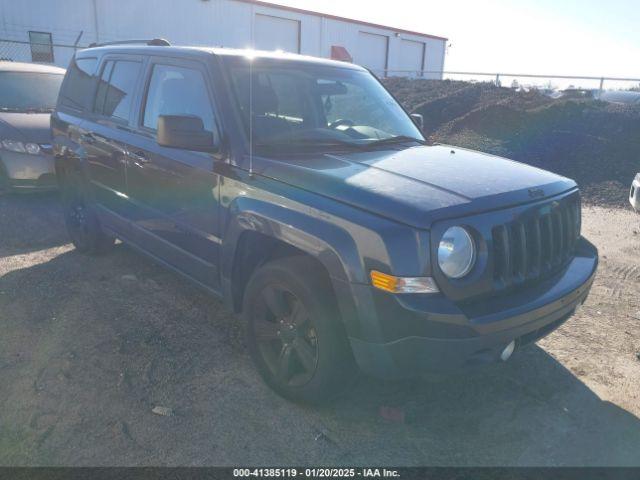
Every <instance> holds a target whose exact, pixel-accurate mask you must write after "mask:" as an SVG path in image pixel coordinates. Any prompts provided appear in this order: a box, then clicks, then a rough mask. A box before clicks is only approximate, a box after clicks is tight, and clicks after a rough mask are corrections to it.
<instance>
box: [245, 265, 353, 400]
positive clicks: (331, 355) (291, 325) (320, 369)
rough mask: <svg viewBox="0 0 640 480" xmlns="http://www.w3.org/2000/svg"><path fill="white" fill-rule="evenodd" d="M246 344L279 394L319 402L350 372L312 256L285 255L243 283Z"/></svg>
mask: <svg viewBox="0 0 640 480" xmlns="http://www.w3.org/2000/svg"><path fill="white" fill-rule="evenodd" d="M243 313H244V316H245V319H246V322H247V344H248V347H249V352H250V353H251V357H252V358H253V361H254V363H255V365H256V367H257V369H258V372H259V373H260V375H261V376H262V378H263V379H264V381H265V382H266V383H267V385H269V386H270V387H271V388H272V389H273V390H275V391H276V392H277V393H278V394H280V395H282V396H283V397H285V398H287V399H289V400H292V401H295V402H303V403H312V404H320V403H324V402H326V401H328V400H331V399H333V398H334V397H335V396H336V395H338V394H339V393H340V392H342V391H343V390H344V388H345V387H346V386H347V385H348V384H349V383H350V381H351V380H352V379H353V377H354V371H355V367H354V361H353V357H352V354H351V349H350V346H349V342H348V340H347V337H346V333H345V331H344V328H343V325H342V322H341V320H340V317H339V314H338V311H337V306H336V301H335V298H334V296H333V292H332V290H331V286H330V284H329V282H328V279H327V278H325V276H323V275H321V274H319V273H318V265H317V264H316V263H315V261H314V260H312V259H310V258H307V257H304V256H295V257H286V258H281V259H278V260H274V261H271V262H269V263H267V264H265V265H263V266H262V267H260V268H259V269H258V270H257V271H256V272H255V273H254V275H253V276H252V277H251V280H250V281H249V284H248V285H247V288H246V291H245V295H244V302H243Z"/></svg>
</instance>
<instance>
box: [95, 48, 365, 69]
mask: <svg viewBox="0 0 640 480" xmlns="http://www.w3.org/2000/svg"><path fill="white" fill-rule="evenodd" d="M91 51H102V52H104V53H107V52H110V53H116V52H117V53H130V54H138V55H169V56H176V55H180V54H183V55H184V54H187V55H197V54H209V55H217V56H220V57H246V58H268V59H273V60H283V61H291V62H301V63H309V64H317V65H326V66H333V67H339V68H352V69H358V70H361V69H362V67H360V66H358V65H354V64H351V63H346V62H340V61H337V60H330V59H327V58H320V57H312V56H309V55H300V54H296V53H288V52H283V51H279V50H277V51H264V50H253V49H236V48H226V47H201V46H147V45H142V46H141V45H133V44H132V45H107V46H102V47H101V46H97V47H93V48H89V49H85V50H82V52H86V53H89V52H91Z"/></svg>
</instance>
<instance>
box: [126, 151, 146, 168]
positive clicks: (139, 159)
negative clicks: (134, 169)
mask: <svg viewBox="0 0 640 480" xmlns="http://www.w3.org/2000/svg"><path fill="white" fill-rule="evenodd" d="M129 157H131V160H133V163H135V164H136V165H140V166H142V165H144V164H145V163H149V162H150V160H149V158H148V157H147V154H146V153H144V152H143V151H137V152H129Z"/></svg>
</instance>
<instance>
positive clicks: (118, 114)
mask: <svg viewBox="0 0 640 480" xmlns="http://www.w3.org/2000/svg"><path fill="white" fill-rule="evenodd" d="M140 69H141V64H140V62H133V61H129V60H116V61H113V60H109V61H107V62H106V63H105V65H104V68H103V69H102V75H101V76H100V83H99V84H98V91H97V93H96V100H95V103H94V106H93V111H94V112H96V113H99V114H101V115H104V116H106V117H114V118H119V119H121V120H128V119H129V113H130V112H131V101H132V96H133V90H134V88H135V86H136V81H137V79H138V76H139V75H140Z"/></svg>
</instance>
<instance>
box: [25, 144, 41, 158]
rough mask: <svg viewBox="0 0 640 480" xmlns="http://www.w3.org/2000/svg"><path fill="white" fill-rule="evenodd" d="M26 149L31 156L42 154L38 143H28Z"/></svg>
mask: <svg viewBox="0 0 640 480" xmlns="http://www.w3.org/2000/svg"><path fill="white" fill-rule="evenodd" d="M24 149H25V150H26V151H27V153H30V154H31V155H38V154H39V153H40V145H38V144H37V143H27V144H25V146H24Z"/></svg>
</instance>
